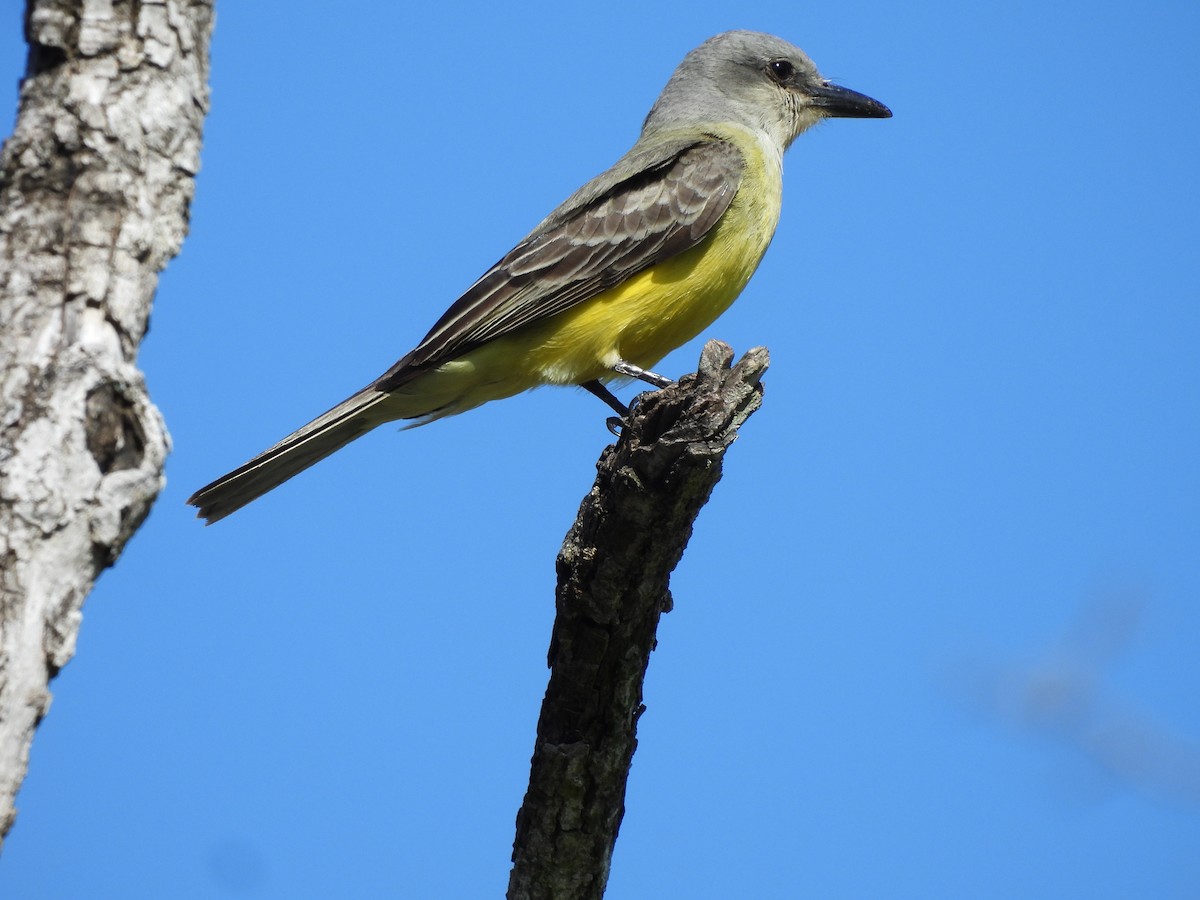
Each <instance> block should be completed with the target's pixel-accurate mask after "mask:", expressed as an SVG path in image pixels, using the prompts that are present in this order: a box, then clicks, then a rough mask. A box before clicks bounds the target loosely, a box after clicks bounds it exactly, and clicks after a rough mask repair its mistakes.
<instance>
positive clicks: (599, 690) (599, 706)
mask: <svg viewBox="0 0 1200 900" xmlns="http://www.w3.org/2000/svg"><path fill="white" fill-rule="evenodd" d="M732 360H733V353H732V351H731V350H730V349H729V347H727V346H726V345H724V344H721V343H718V342H716V341H712V342H710V343H709V344H708V345H707V346H705V348H704V352H703V354H702V356H701V358H700V367H699V370H698V371H697V372H696V374H695V375H688V376H686V377H684V378H683V379H681V380H680V382H679V383H678V384H676V385H673V386H671V387H668V388H665V389H663V390H661V391H655V392H652V393H648V394H644V395H643V396H642V398H641V400H640V402H639V403H638V404H637V405H636V406H635V407H634V409H633V412H632V414H631V416H630V417H629V420H628V421H627V422H626V424H625V427H624V428H623V429H622V431H621V437H620V440H619V441H618V442H617V443H616V444H615V445H614V446H611V447H608V448H607V449H606V450H605V451H604V454H603V455H602V456H601V458H600V461H599V463H598V464H597V469H598V474H597V476H596V482H595V484H594V485H593V487H592V490H591V493H590V494H588V496H587V498H585V500H584V501H583V504H582V505H581V507H580V509H579V515H578V517H577V518H576V520H575V524H574V525H573V526H572V528H571V531H570V532H569V533H568V535H567V539H566V542H565V543H564V544H563V548H562V551H561V552H560V554H559V557H558V591H557V610H558V612H557V618H556V619H555V624H554V632H553V636H552V638H551V641H550V660H549V661H550V668H551V675H550V684H549V687H548V688H547V690H546V698H545V700H544V701H543V704H542V712H541V717H540V719H539V721H538V733H537V743H536V745H535V747H534V752H533V764H532V771H531V774H530V782H529V790H528V792H527V793H526V795H525V802H524V804H523V805H522V807H521V810H520V812H519V813H518V814H517V837H516V842H515V844H514V848H513V863H514V865H513V870H512V874H511V877H510V881H509V890H508V897H509V898H510V900H585V898H586V900H598V898H600V897H602V896H603V894H604V887H605V884H606V883H607V880H608V871H609V861H610V859H611V857H612V850H613V845H614V844H615V842H616V838H617V830H618V828H619V827H620V824H621V818H622V816H623V815H624V811H625V805H624V804H625V784H626V781H627V779H628V776H629V766H630V763H631V762H632V760H633V751H634V749H635V747H636V746H637V738H636V731H637V720H638V717H639V716H640V715H641V713H642V711H643V709H644V707H643V706H642V681H643V678H644V676H645V673H646V667H647V665H648V663H649V661H650V651H651V650H652V649H653V648H654V644H655V631H656V629H657V627H658V620H659V616H660V615H661V613H663V612H666V611H668V610H670V608H671V595H670V591H669V589H668V580H669V578H670V574H671V571H672V570H673V569H674V568H675V566H676V564H677V563H678V562H679V560H680V558H681V557H682V555H683V550H684V548H685V547H686V546H687V542H688V538H689V537H690V536H691V533H692V523H693V522H694V521H695V519H696V516H697V515H698V514H699V512H700V508H701V507H702V506H703V505H704V504H705V502H707V500H708V497H709V494H710V493H711V492H712V489H713V487H714V486H715V485H716V483H717V481H718V480H719V479H720V477H721V463H722V460H723V458H724V455H725V451H726V450H727V449H728V447H729V445H730V444H731V443H732V442H733V441H734V439H735V438H736V437H737V430H738V428H739V427H740V426H741V425H742V423H743V422H745V420H746V419H747V418H748V417H749V416H750V415H751V414H752V413H753V412H754V411H755V410H756V409H758V407H759V406H760V405H761V403H762V386H761V385H760V384H759V379H760V378H761V377H762V374H763V372H765V371H766V368H767V351H766V350H765V349H763V348H756V349H754V350H751V351H750V352H749V353H747V354H746V355H745V356H744V357H743V358H742V359H741V360H740V361H739V362H738V364H737V365H736V366H733V367H732V368H730V363H731V362H732Z"/></svg>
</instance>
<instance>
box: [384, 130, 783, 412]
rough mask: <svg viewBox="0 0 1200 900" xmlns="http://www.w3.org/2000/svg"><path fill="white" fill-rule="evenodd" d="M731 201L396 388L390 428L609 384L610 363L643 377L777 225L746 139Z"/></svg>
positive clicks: (742, 278) (743, 271)
mask: <svg viewBox="0 0 1200 900" xmlns="http://www.w3.org/2000/svg"><path fill="white" fill-rule="evenodd" d="M736 138H737V143H738V145H739V147H742V148H744V149H745V148H746V147H747V144H749V148H748V149H745V152H746V155H747V165H746V171H745V174H744V175H743V178H742V183H741V185H740V187H739V189H738V193H737V195H736V196H735V197H734V199H733V202H732V203H731V204H730V206H729V209H727V210H726V211H725V214H724V215H723V216H722V217H721V220H720V221H719V222H718V223H717V225H716V227H715V228H714V229H713V230H712V232H711V233H710V234H709V235H708V236H707V237H706V238H705V239H704V240H703V241H702V242H701V243H699V244H697V245H696V246H695V247H693V248H692V249H690V250H688V251H686V252H684V253H680V254H679V255H677V256H674V257H672V258H670V259H668V260H665V261H664V262H661V263H659V264H657V265H655V266H652V267H651V268H649V269H647V270H646V271H644V272H641V273H639V274H637V275H635V276H633V277H632V278H629V279H628V280H626V281H624V282H622V283H621V284H619V285H616V286H614V287H612V288H610V289H609V290H607V291H605V292H604V293H602V294H600V295H598V296H596V297H594V298H592V299H591V300H588V301H585V302H584V303H581V304H579V305H578V306H576V307H574V308H572V309H569V310H566V311H565V312H562V313H560V314H558V315H556V316H552V317H550V318H549V319H546V320H545V321H543V322H538V323H535V324H533V325H530V326H527V327H525V328H522V329H518V330H517V331H515V332H513V333H512V334H509V335H506V336H504V337H501V338H497V339H495V340H493V341H489V342H488V343H487V344H484V345H483V346H481V347H479V348H477V349H475V350H472V351H471V352H470V353H466V354H464V355H463V356H461V357H459V358H458V359H456V360H452V361H451V362H448V363H445V364H443V365H442V366H439V367H438V368H437V369H435V370H433V371H431V372H429V373H428V374H427V375H424V376H422V377H420V378H418V379H415V380H414V381H412V382H410V383H409V384H408V385H405V386H404V388H402V389H401V391H400V392H399V394H400V395H402V396H397V397H395V401H396V402H395V403H392V404H388V405H389V407H390V412H391V413H393V415H392V416H391V417H392V418H415V417H428V418H441V417H442V416H446V415H453V414H456V413H460V412H464V411H465V410H468V409H471V408H473V407H476V406H479V405H480V404H482V403H486V402H488V401H490V400H498V399H501V398H503V397H510V396H512V395H513V394H517V393H520V392H521V391H525V390H528V389H530V388H533V387H537V386H539V385H543V384H582V383H584V382H588V381H594V380H600V381H608V380H612V379H614V378H617V377H619V376H617V375H616V374H615V373H614V372H613V371H612V366H613V364H614V363H616V362H617V361H618V360H622V359H623V360H625V361H627V362H631V363H633V364H634V365H636V366H640V367H641V368H644V369H648V368H651V367H652V366H654V365H655V364H656V363H657V362H658V361H659V360H660V359H662V358H663V357H664V356H666V355H667V354H668V353H669V352H670V351H672V350H674V349H675V348H676V347H679V346H680V345H682V344H684V343H686V342H687V341H689V340H691V339H692V338H694V337H695V336H696V335H698V334H699V333H700V332H701V331H703V330H704V329H705V328H707V327H708V326H709V325H711V324H712V323H713V321H714V320H715V319H716V318H717V317H718V316H719V315H720V314H721V313H723V312H724V311H725V310H726V309H728V307H729V305H730V304H731V303H733V301H734V300H735V299H737V296H738V295H739V294H740V293H741V292H742V289H743V288H744V287H745V286H746V282H747V281H749V280H750V276H751V275H753V274H754V270H755V269H756V268H757V267H758V264H759V261H760V260H761V259H762V256H763V254H764V253H765V252H766V249H767V246H768V245H769V244H770V242H771V237H772V235H773V234H774V232H775V225H776V223H777V222H778V220H779V209H780V199H781V176H780V161H779V157H778V155H777V154H773V153H771V152H770V151H769V150H768V149H767V148H765V147H763V145H762V144H761V143H760V141H759V140H758V139H757V137H754V136H753V135H752V133H750V132H742V133H740V134H738V135H736Z"/></svg>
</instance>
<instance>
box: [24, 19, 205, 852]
mask: <svg viewBox="0 0 1200 900" xmlns="http://www.w3.org/2000/svg"><path fill="white" fill-rule="evenodd" d="M212 24H213V8H212V0H29V2H28V5H27V9H26V18H25V30H26V39H27V40H28V42H29V63H28V67H27V70H26V73H25V78H24V80H23V81H22V83H21V94H20V108H19V112H18V115H17V123H16V129H15V131H14V133H13V136H12V137H11V138H10V139H9V140H8V141H7V142H6V143H5V145H4V150H3V155H2V157H0V840H2V839H3V837H4V835H6V834H7V832H8V829H9V828H10V827H11V826H12V823H13V820H14V818H15V807H14V798H15V795H16V793H17V790H18V788H19V787H20V785H21V781H22V780H23V779H24V777H25V771H26V768H27V763H28V758H29V746H30V743H31V741H32V740H33V733H34V729H35V728H36V727H37V724H38V722H39V721H40V720H41V718H42V717H43V716H44V715H45V714H46V710H47V708H48V706H49V703H50V692H49V690H48V685H49V681H50V679H52V678H53V677H54V676H55V674H56V673H57V672H58V670H59V669H60V668H62V666H63V665H65V664H66V662H67V661H68V660H69V659H70V658H71V656H72V655H73V653H74V650H75V640H76V636H77V634H78V631H79V625H80V621H81V617H82V616H81V609H82V606H83V601H84V598H85V597H86V596H87V594H88V592H89V591H90V590H91V588H92V585H93V583H94V582H95V580H96V577H97V575H99V573H100V572H101V571H102V570H103V569H105V568H106V567H108V566H110V565H112V564H113V563H114V562H115V561H116V559H117V557H118V556H120V554H121V550H122V548H123V547H124V546H125V542H126V541H127V540H129V538H130V536H131V535H132V534H133V533H134V531H136V530H137V528H138V526H139V525H140V524H141V522H142V520H143V519H144V518H145V517H146V514H147V512H148V511H149V509H150V505H151V503H153V501H154V499H155V497H156V496H157V495H158V493H159V491H160V490H161V489H162V486H163V461H164V459H165V457H166V454H167V451H168V448H169V438H168V436H167V432H166V429H165V427H164V425H163V421H162V418H161V416H160V415H159V413H158V410H157V409H155V408H154V406H153V405H152V404H151V403H150V400H149V397H148V396H147V394H146V388H145V384H144V382H143V379H142V375H141V373H140V372H139V371H138V369H137V368H136V366H135V364H134V363H135V360H136V358H137V352H138V345H139V343H140V342H141V340H142V338H143V336H144V335H145V333H146V327H147V321H148V318H149V314H150V306H151V301H152V299H153V297H154V290H155V287H156V285H157V282H158V273H159V272H160V271H161V270H162V269H163V267H164V266H165V265H166V264H167V261H168V260H169V259H170V258H171V257H172V256H174V255H175V253H177V252H178V251H179V247H180V245H181V243H182V241H183V237H184V234H185V233H186V230H187V220H188V204H189V202H190V201H191V198H192V192H193V189H194V176H195V173H196V170H197V168H198V166H199V156H200V134H201V127H202V125H203V121H204V114H205V112H206V111H207V108H208V88H207V81H208V43H209V36H210V34H211V31H212Z"/></svg>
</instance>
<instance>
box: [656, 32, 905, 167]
mask: <svg viewBox="0 0 1200 900" xmlns="http://www.w3.org/2000/svg"><path fill="white" fill-rule="evenodd" d="M891 114H892V113H891V110H889V109H888V108H887V107H886V106H884V105H883V104H882V103H880V102H879V101H877V100H872V99H871V98H870V97H867V96H866V95H864V94H860V93H858V92H857V91H851V90H848V89H847V88H843V87H838V86H837V85H834V84H830V83H829V82H828V81H827V80H826V79H824V78H822V77H821V73H820V72H818V71H817V67H816V66H815V65H814V64H813V61H812V60H811V59H809V58H808V56H807V55H805V53H804V51H803V50H801V49H800V48H798V47H794V46H792V45H791V44H789V43H788V42H787V41H784V40H780V39H779V38H777V37H773V36H772V35H769V34H760V33H759V32H756V31H726V32H725V33H724V34H718V35H717V36H716V37H712V38H709V39H708V40H707V41H705V42H704V43H703V44H701V45H700V46H699V47H697V48H696V49H695V50H693V51H692V52H691V53H689V54H688V55H687V56H685V57H684V58H683V62H681V63H680V64H679V68H677V69H676V70H675V74H674V75H672V76H671V80H670V81H668V82H667V86H666V87H665V88H663V92H662V93H661V94H660V95H659V97H658V100H656V101H655V103H654V106H653V108H652V109H651V110H650V114H649V115H648V116H647V117H646V123H645V126H644V128H643V132H645V131H652V130H658V129H662V128H670V127H672V126H678V125H694V124H696V123H698V122H736V123H738V124H740V125H745V126H747V127H750V128H755V129H761V130H763V131H765V132H766V133H767V134H768V135H770V136H771V138H772V139H773V140H774V141H775V142H776V143H777V144H778V145H779V147H780V149H781V150H782V149H784V148H786V147H787V146H788V145H789V144H790V143H791V142H792V141H793V140H795V139H796V136H797V135H798V134H800V132H802V131H804V130H805V129H806V128H808V127H809V126H810V125H813V124H815V123H816V122H819V121H820V120H821V119H824V118H828V117H834V116H839V117H845V118H872V119H886V118H888V117H889V116H891Z"/></svg>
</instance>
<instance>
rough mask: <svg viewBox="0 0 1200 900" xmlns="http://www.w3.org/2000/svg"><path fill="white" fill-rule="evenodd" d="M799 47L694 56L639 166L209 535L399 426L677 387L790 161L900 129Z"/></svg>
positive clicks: (624, 171)
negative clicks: (666, 371)
mask: <svg viewBox="0 0 1200 900" xmlns="http://www.w3.org/2000/svg"><path fill="white" fill-rule="evenodd" d="M891 115H892V113H891V110H889V109H888V108H887V107H886V106H884V105H883V104H882V103H880V102H879V101H877V100H874V99H872V98H871V97H868V96H866V95H865V94H860V93H858V92H857V91H853V90H850V89H848V88H844V87H840V86H838V85H835V84H833V83H832V82H830V81H829V80H828V79H826V78H824V77H822V75H821V74H820V73H819V72H818V70H817V67H816V65H815V64H814V63H813V62H812V60H811V59H810V58H809V57H808V56H807V55H806V54H805V53H804V52H803V51H802V50H800V49H799V48H798V47H795V46H794V45H792V44H791V43H789V42H787V41H785V40H783V39H782V38H778V37H775V36H773V35H769V34H763V33H759V32H753V31H728V32H724V33H722V34H718V35H716V36H715V37H711V38H709V39H708V40H706V41H705V42H704V43H702V44H701V45H700V46H698V47H696V48H695V49H694V50H692V51H691V52H690V53H688V54H687V55H686V56H685V57H684V59H683V61H682V62H681V63H680V64H679V66H678V67H677V68H676V69H675V71H674V73H673V74H672V75H671V77H670V78H669V79H668V81H667V84H666V86H665V87H664V88H663V90H662V93H661V94H660V95H659V96H658V99H657V100H656V101H655V102H654V104H653V106H652V107H651V109H650V112H649V114H648V115H647V116H646V118H645V120H644V122H643V125H642V129H641V133H640V134H639V136H638V138H637V140H636V141H635V143H634V144H633V146H632V147H631V148H630V149H629V151H628V152H627V153H626V154H625V155H624V156H622V157H621V159H620V160H618V161H617V163H616V164H615V165H613V166H612V167H611V168H609V169H608V170H607V171H605V172H603V173H601V174H600V175H598V176H596V177H595V178H593V179H592V180H591V181H588V182H587V183H586V184H584V185H583V186H582V187H581V188H579V190H577V191H576V192H575V193H574V194H572V195H571V196H570V197H568V198H567V199H566V200H565V201H563V203H562V204H560V205H559V206H558V207H557V208H556V209H555V210H554V211H553V212H551V213H550V215H548V216H547V217H546V218H545V219H543V220H542V222H541V223H540V224H539V225H538V226H537V227H536V228H534V230H533V231H531V232H530V233H529V234H528V235H527V236H526V237H525V238H523V239H522V240H521V241H520V242H519V243H518V244H517V245H516V246H515V247H513V249H512V250H510V251H509V252H508V253H506V254H505V255H504V256H503V257H502V258H501V259H500V260H499V261H498V262H497V263H496V264H495V265H493V266H492V267H491V268H489V269H488V270H487V271H486V272H484V274H483V275H482V276H481V277H480V278H479V279H478V280H477V281H476V282H475V283H474V284H473V285H471V286H470V287H469V288H467V290H466V291H465V292H464V293H463V294H462V296H461V297H459V298H458V299H457V300H456V301H455V302H454V303H453V304H452V305H451V306H450V308H449V309H448V310H447V311H446V312H445V314H443V315H442V317H441V318H440V319H438V320H437V322H436V323H435V324H434V325H433V327H432V328H431V329H430V331H429V333H428V334H426V335H425V337H424V338H423V339H422V340H421V341H420V343H418V344H417V345H416V346H415V347H414V348H413V349H412V350H410V351H409V352H408V353H406V354H405V355H404V356H403V357H401V358H400V359H399V360H398V361H397V362H396V363H395V364H394V365H393V366H392V367H391V368H390V369H388V370H387V371H386V372H384V373H383V374H382V375H381V376H379V377H378V378H377V379H375V380H374V381H373V382H371V383H370V384H369V385H367V386H366V387H364V388H363V389H362V390H360V391H358V392H357V393H355V394H353V395H352V396H350V397H349V398H347V399H346V400H343V401H342V402H341V403H339V404H338V405H337V406H335V407H333V408H332V409H330V410H329V411H327V412H325V413H323V414H322V415H320V416H318V417H317V418H315V419H313V420H312V421H311V422H309V423H308V424H307V425H305V426H303V427H302V428H300V429H299V430H297V431H295V432H293V433H292V434H290V435H288V436H287V437H285V438H284V439H283V440H281V441H280V442H279V443H277V444H275V445H274V446H272V447H271V448H269V449H267V450H265V451H263V452H262V453H260V454H259V455H258V456H256V457H254V458H253V459H251V460H250V461H249V462H247V463H245V464H244V465H242V466H240V467H238V468H236V469H234V470H233V471H232V472H229V473H228V474H226V475H223V476H222V477H221V478H218V479H217V480H216V481H214V482H212V483H211V484H208V485H206V486H205V487H202V488H200V490H198V491H196V492H195V493H194V494H193V495H192V496H191V497H190V498H189V499H188V501H187V502H188V504H190V505H192V506H194V507H197V509H198V512H197V516H198V517H199V518H202V519H204V520H205V521H206V523H207V524H211V523H213V522H216V521H218V520H220V519H222V518H224V517H225V516H228V515H229V514H230V513H233V512H235V511H236V510H238V509H240V508H242V507H243V506H245V505H246V504H247V503H250V502H251V501H253V500H255V499H257V498H258V497H261V496H262V495H263V494H265V493H267V492H268V491H270V490H272V489H274V488H276V487H278V486H279V485H280V484H282V483H283V482H285V481H287V480H288V479H289V478H291V477H292V476H294V475H296V474H298V473H299V472H301V471H303V470H304V469H307V468H308V467H309V466H312V465H314V464H315V463H317V462H319V461H320V460H322V459H324V458H325V457H327V456H329V455H330V454H332V453H334V452H335V451H337V450H339V449H341V448H342V447H344V446H345V445H346V444H348V443H350V442H351V441H353V440H355V439H357V438H359V437H361V436H362V435H364V434H366V433H367V432H369V431H371V430H372V429H374V428H376V427H377V426H379V425H382V424H383V423H385V422H392V421H399V420H407V421H409V422H410V423H411V425H423V424H426V423H427V422H431V421H434V420H436V419H440V418H442V417H444V416H450V415H456V414H458V413H461V412H465V411H467V410H469V409H473V408H475V407H477V406H480V405H482V404H484V403H487V402H489V401H491V400H499V399H502V398H506V397H510V396H513V395H514V394H517V393H520V392H522V391H525V390H528V389H530V388H533V387H537V386H540V385H574V386H581V387H583V388H585V389H587V390H588V391H590V392H591V393H593V394H595V395H596V396H598V397H599V398H601V399H602V400H604V401H605V403H607V404H608V405H609V406H610V407H612V409H614V410H615V411H616V412H617V413H618V415H620V416H624V415H626V414H627V413H628V409H627V408H626V406H625V405H624V404H623V403H621V401H620V400H618V399H617V398H616V397H615V396H614V395H613V394H612V393H611V391H610V390H609V389H608V387H607V386H606V385H607V384H608V383H611V382H614V381H625V380H628V379H638V380H641V381H644V382H646V383H648V384H650V385H652V386H655V387H664V386H666V385H668V384H671V383H672V382H671V379H669V378H666V377H664V376H662V375H659V374H657V373H655V372H653V371H652V370H651V367H653V366H654V365H656V364H657V363H658V362H659V361H660V360H661V359H662V358H663V357H664V356H665V355H666V354H667V353H669V352H670V351H671V350H673V349H675V348H676V347H679V346H681V345H682V344H684V343H686V342H687V341H689V340H691V339H692V338H694V337H696V336H697V335H698V334H699V333H700V332H701V331H703V330H704V329H705V328H707V327H708V326H709V325H711V324H712V323H713V322H714V321H715V320H716V318H717V317H718V316H719V315H720V314H721V313H722V312H724V311H725V310H726V309H727V308H728V307H729V305H730V304H731V303H733V301H734V300H735V299H736V298H737V296H738V295H739V294H740V293H741V292H742V289H743V288H744V287H745V286H746V284H747V282H748V281H749V280H750V277H751V275H753V274H754V271H755V269H757V267H758V264H759V262H760V260H761V259H762V257H763V254H764V253H765V252H766V250H767V246H768V244H770V242H771V238H772V237H773V235H774V233H775V227H776V224H777V223H778V221H779V214H780V209H781V204H782V186H783V182H782V177H783V175H782V173H783V154H784V151H785V150H787V148H788V147H789V146H790V145H791V144H792V142H793V141H794V140H795V139H796V138H797V137H798V136H799V135H800V134H801V133H802V132H804V131H805V130H807V129H808V128H810V127H811V126H813V125H815V124H816V123H818V122H820V121H822V120H823V119H826V118H876V119H881V118H889V117H890V116H891Z"/></svg>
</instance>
